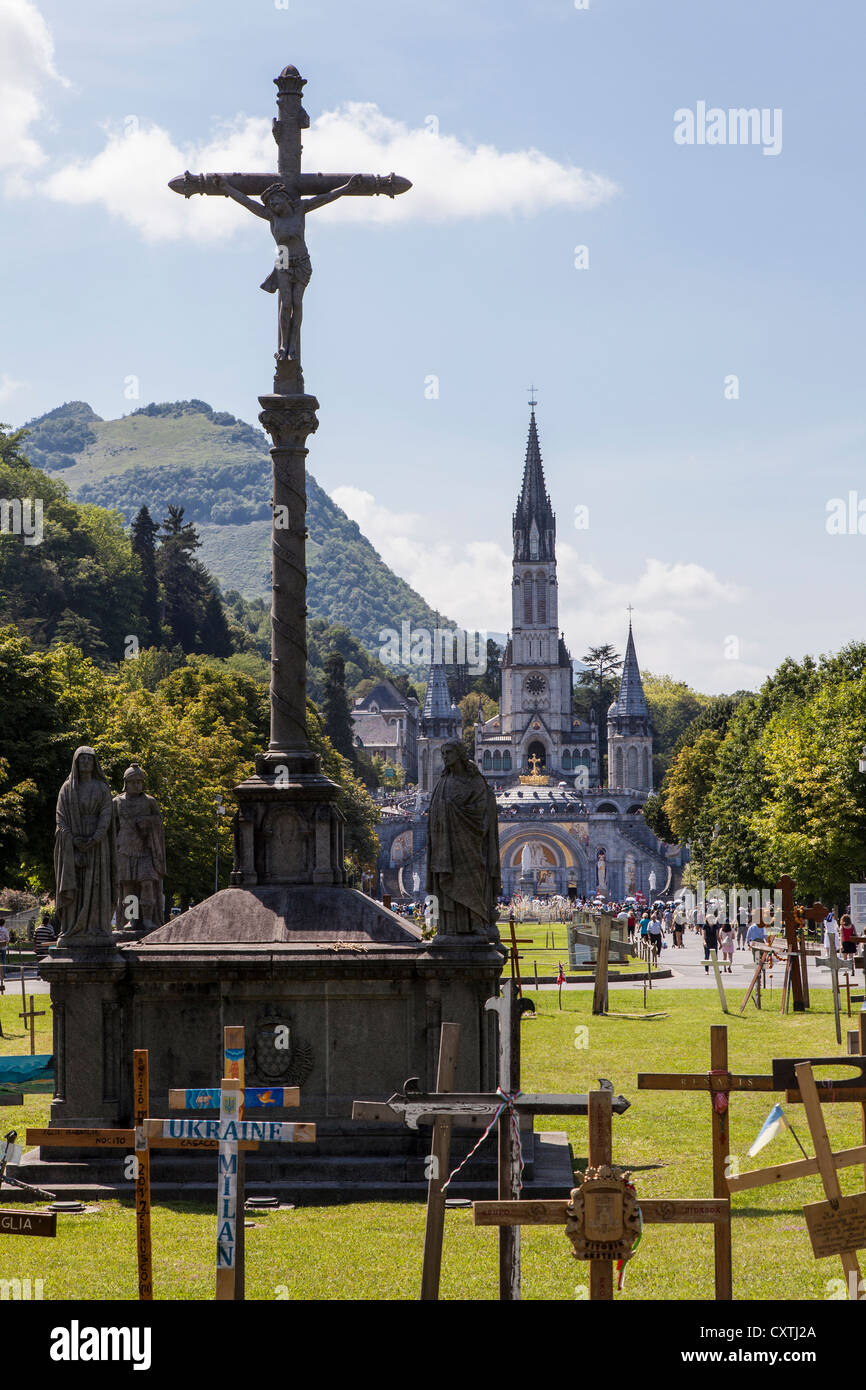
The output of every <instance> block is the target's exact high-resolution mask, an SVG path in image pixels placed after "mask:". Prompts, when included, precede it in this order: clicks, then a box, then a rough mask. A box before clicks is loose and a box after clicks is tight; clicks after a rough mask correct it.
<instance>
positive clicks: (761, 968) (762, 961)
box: [740, 936, 784, 1016]
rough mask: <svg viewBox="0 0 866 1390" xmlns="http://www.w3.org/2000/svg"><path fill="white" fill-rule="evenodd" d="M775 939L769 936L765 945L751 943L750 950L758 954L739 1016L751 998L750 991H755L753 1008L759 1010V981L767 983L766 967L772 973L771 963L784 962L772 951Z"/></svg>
mask: <svg viewBox="0 0 866 1390" xmlns="http://www.w3.org/2000/svg"><path fill="white" fill-rule="evenodd" d="M775 939H776V938H775V937H774V936H771V937H770V939H769V941H768V942H766V943H765V942H757V943H753V946H752V949H753V950H754V951H756V952H757V953H758V957H757V960H756V962H755V971H754V974H753V975H752V978H751V980H750V981H749V988H748V989H747V990H746V993H745V995H744V997H743V1002H742V1004H741V1005H740V1015H741V1016H742V1013H743V1011H744V1009H745V1007H746V1005H747V1004H748V1002H749V1000H750V998H751V997H752V991H753V990H754V991H755V1007H756V1008H757V1009H760V1007H761V980H762V979H763V981H764V984H765V985H766V983H767V977H766V970H767V966H768V965H769V967H770V970H771V971H772V969H773V961H774V960H784V956H782V955H780V953H779V952H778V951H774V950H773V942H774V941H775Z"/></svg>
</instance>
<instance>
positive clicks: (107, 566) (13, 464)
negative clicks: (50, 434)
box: [0, 426, 142, 660]
mask: <svg viewBox="0 0 866 1390" xmlns="http://www.w3.org/2000/svg"><path fill="white" fill-rule="evenodd" d="M25 433H26V432H25V431H23V430H17V431H14V432H12V433H7V432H6V431H5V429H4V427H2V426H0V497H3V498H6V499H17V500H18V501H19V502H20V503H21V506H22V518H21V520H22V525H21V527H20V531H19V533H12V532H8V531H7V532H4V533H3V534H2V535H0V624H3V623H9V622H14V623H15V624H16V626H17V627H18V628H19V630H20V631H21V632H23V633H25V634H26V635H27V636H28V637H30V638H32V640H33V642H34V643H35V644H36V645H37V646H40V647H47V646H48V645H49V644H50V643H51V642H53V641H63V640H64V639H65V638H66V637H68V636H70V635H72V634H74V637H75V640H76V641H79V642H80V643H81V644H82V647H83V649H84V650H85V651H87V652H88V653H89V654H90V655H93V656H97V657H99V658H100V659H101V660H108V659H114V660H116V659H118V658H119V657H120V656H122V654H123V650H124V644H125V639H126V637H127V636H128V635H129V634H130V633H135V632H138V631H139V630H140V624H141V616H140V600H141V590H142V580H141V572H140V569H139V564H138V560H137V558H136V557H135V556H134V555H133V553H132V547H131V544H130V540H129V537H128V536H127V535H126V532H125V531H124V529H123V523H122V520H121V518H120V516H119V515H118V514H117V513H116V512H109V511H105V510H104V509H103V508H102V507H94V506H86V505H81V504H79V503H76V502H72V501H71V500H70V498H69V493H68V490H67V488H66V487H65V486H64V484H63V483H59V482H56V481H55V480H53V479H51V478H49V477H48V476H47V475H46V474H44V473H42V472H41V471H40V470H39V469H38V468H33V467H32V466H31V464H30V462H29V460H28V459H27V457H26V456H25V454H24V453H23V451H22V443H23V440H24V436H25Z"/></svg>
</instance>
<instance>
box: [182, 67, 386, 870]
mask: <svg viewBox="0 0 866 1390" xmlns="http://www.w3.org/2000/svg"><path fill="white" fill-rule="evenodd" d="M274 81H275V84H276V87H277V109H278V115H277V118H276V120H275V121H274V123H273V135H274V140H275V141H276V145H277V172H276V173H273V172H270V173H231V174H190V173H189V172H187V173H185V174H183V175H182V176H180V177H178V178H174V179H172V180H171V182H170V183H169V187H170V188H171V189H172V190H173V191H174V192H176V193H182V194H183V195H184V196H185V197H187V198H188V197H190V196H191V194H193V193H203V194H208V195H212V196H222V197H231V198H233V199H234V200H235V201H236V202H238V203H239V204H240V205H242V206H244V207H246V208H247V210H248V211H251V212H254V213H255V215H256V216H258V217H260V218H262V219H264V220H267V221H268V222H269V223H270V227H271V232H272V234H273V236H274V239H275V241H276V242H277V247H278V251H277V261H276V265H275V268H274V270H273V271H272V273H271V275H270V276H269V277H268V279H267V280H266V281H265V283H264V285H263V287H262V288H264V289H268V290H274V289H279V292H280V347H279V351H278V354H277V370H276V375H275V377H274V388H273V393H272V394H271V395H267V396H260V397H259V402H260V404H261V406H262V411H261V414H260V415H259V420H260V421H261V423H262V425H263V426H264V428H265V429H266V431H267V432H268V434H269V435H270V436H271V439H272V441H273V444H272V448H271V458H272V460H273V498H272V506H273V528H272V533H271V548H272V552H273V577H272V587H273V602H272V606H271V687H270V703H271V733H270V742H269V745H268V749H267V752H265V753H263V754H259V755H258V756H257V758H256V774H257V776H256V777H255V778H252V779H250V780H249V781H248V782H247V783H243V784H242V785H241V787H240V788H239V789H238V791H237V799H238V807H239V809H238V821H237V830H236V842H235V872H234V874H233V876H232V883H233V884H234V885H236V886H245V885H253V884H256V883H258V882H260V881H272V880H274V879H276V880H279V881H293V882H307V883H310V882H312V883H322V884H325V883H331V884H337V883H343V882H344V881H345V872H344V868H343V851H342V817H341V815H340V813H339V811H338V810H337V808H336V804H335V802H336V788H335V787H333V784H332V783H330V781H329V780H328V779H327V778H325V777H323V776H322V775H321V771H320V765H319V760H318V758H317V757H316V756H315V755H314V754H313V753H312V751H311V749H310V746H309V743H308V740H307V730H306V661H307V638H306V611H307V610H306V587H307V571H306V556H305V539H306V525H305V521H306V509H307V498H306V486H305V477H304V464H305V459H306V456H307V449H306V441H307V438H308V436H309V435H311V434H313V433H314V432H315V430H316V429H318V424H319V422H318V419H317V416H316V411H317V409H318V405H319V403H318V401H317V400H316V398H315V396H311V395H306V394H305V389H304V378H303V372H302V369H301V354H300V318H301V312H302V299H303V292H304V289H305V287H306V284H307V281H308V280H309V278H310V273H311V267H310V261H309V257H308V255H307V250H306V243H305V241H304V219H305V216H306V213H307V212H309V211H312V210H313V209H315V208H317V207H320V206H321V205H322V203H324V202H331V201H333V199H334V198H336V197H342V196H344V195H350V196H354V197H357V196H366V197H370V196H374V195H376V194H386V195H387V196H389V197H392V198H393V197H394V196H395V195H396V194H398V193H404V192H405V191H406V190H407V189H408V188H410V187H411V184H410V183H409V181H408V179H403V178H400V177H399V176H398V175H396V174H390V175H388V176H385V177H382V176H378V175H375V174H356V175H349V174H321V173H316V174H305V173H303V172H302V170H301V153H302V145H301V132H302V131H303V130H305V129H306V128H307V127H308V126H309V124H310V118H309V116H308V115H307V113H306V111H305V110H304V108H303V106H302V104H301V97H302V94H303V88H304V86H305V81H306V80H305V78H303V77H301V75H300V73H299V72H298V69H297V68H295V67H292V66H289V67H286V68H284V69H283V71H282V72H281V73H280V75H279V77H277V78H275V79H274ZM256 194H258V195H263V194H264V195H266V196H265V197H264V198H262V201H261V202H258V203H256V202H254V201H253V199H252V196H251V195H256ZM305 194H306V195H312V196H309V197H308V199H307V201H306V203H305V202H304V195H305ZM299 778H301V779H303V780H302V781H300V782H299V781H298V779H299ZM290 783H295V784H296V786H297V788H298V790H297V792H296V793H292V792H291V791H290V792H288V793H287V796H288V799H292V797H294V799H296V800H297V801H298V802H300V803H301V804H300V805H299V806H298V808H297V819H298V825H297V826H296V827H295V833H294V835H293V837H292V838H293V840H294V841H295V843H298V842H300V841H301V840H302V839H306V841H307V842H308V843H310V844H312V845H313V846H314V862H313V864H312V866H311V865H310V864H308V863H305V864H304V865H298V864H295V863H294V862H293V861H292V854H293V852H294V851H293V850H292V847H291V846H288V845H283V844H277V843H275V841H274V839H273V836H271V838H270V842H269V843H266V840H267V837H268V833H269V832H268V829H267V827H265V826H264V821H265V820H266V819H267V814H268V807H269V805H270V803H271V801H272V800H273V796H272V793H273V791H274V789H275V788H277V789H278V790H279V791H282V790H283V789H284V788H287V787H289V785H290ZM263 808H264V809H263ZM263 865H264V866H265V867H264V870H263V869H262V866H263Z"/></svg>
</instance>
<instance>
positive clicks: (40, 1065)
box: [0, 1054, 54, 1091]
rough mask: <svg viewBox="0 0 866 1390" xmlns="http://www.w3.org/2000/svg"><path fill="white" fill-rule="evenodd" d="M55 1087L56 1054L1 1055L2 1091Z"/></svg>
mask: <svg viewBox="0 0 866 1390" xmlns="http://www.w3.org/2000/svg"><path fill="white" fill-rule="evenodd" d="M53 1089H54V1056H53V1054H52V1055H51V1056H37V1057H2V1056H0V1091H49V1090H53Z"/></svg>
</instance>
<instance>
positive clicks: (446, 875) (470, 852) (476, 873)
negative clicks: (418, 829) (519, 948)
mask: <svg viewBox="0 0 866 1390" xmlns="http://www.w3.org/2000/svg"><path fill="white" fill-rule="evenodd" d="M442 761H443V763H444V768H443V771H442V775H441V776H440V778H439V780H438V782H437V783H436V786H435V787H434V789H433V795H432V798H431V800H430V816H429V821H428V853H427V891H428V893H432V894H433V895H434V896H435V897H436V899H437V900H438V909H439V935H440V936H445V937H447V936H470V935H475V936H479V937H481V938H482V939H483V940H484V941H490V940H494V941H498V940H499V930H498V928H497V926H496V900H497V898H498V896H499V895H500V893H501V892H502V881H501V877H500V868H499V826H498V820H497V810H496V797H495V796H494V794H493V792H492V791H491V789H490V787H489V786H488V785H487V782H486V780H485V778H484V777H483V776H482V775H481V773H480V772H479V770H478V768H477V766H476V764H475V763H474V762H472V760H471V759H470V757H469V755H468V754H467V752H466V749H465V748H464V746H463V744H462V743H461V742H459V741H457V740H455V741H453V742H451V743H445V744H443V746H442Z"/></svg>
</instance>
